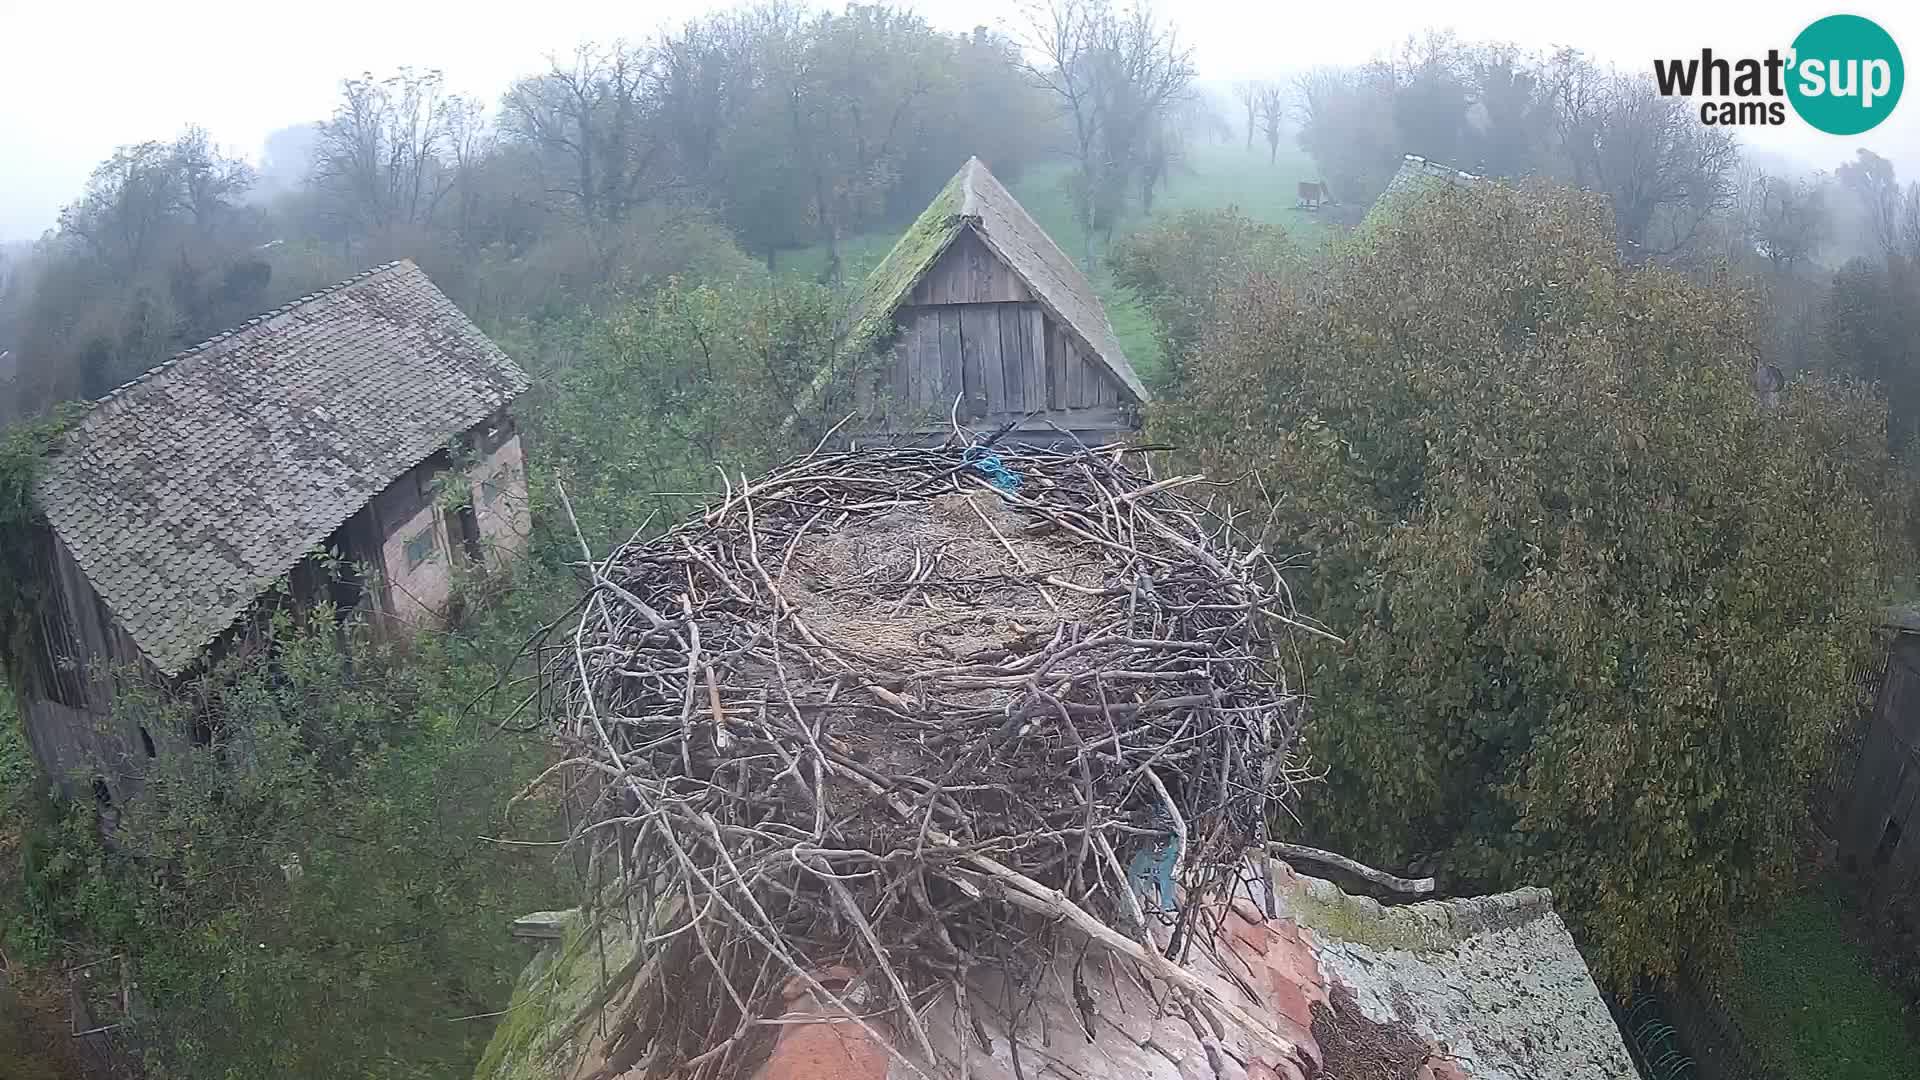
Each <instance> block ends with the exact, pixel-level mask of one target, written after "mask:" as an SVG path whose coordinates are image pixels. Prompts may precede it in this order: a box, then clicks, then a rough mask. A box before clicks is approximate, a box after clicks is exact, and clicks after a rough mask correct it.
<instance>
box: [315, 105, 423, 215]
mask: <svg viewBox="0 0 1920 1080" xmlns="http://www.w3.org/2000/svg"><path fill="white" fill-rule="evenodd" d="M450 104H451V101H450V99H449V98H448V97H447V96H446V94H445V93H444V90H443V86H442V79H441V75H440V73H439V72H438V71H425V72H418V71H414V70H413V69H411V68H401V69H400V70H399V71H398V72H397V73H396V74H394V75H392V76H390V77H388V78H385V79H379V80H376V79H375V78H374V77H373V76H372V75H371V74H363V75H361V76H360V77H358V78H354V79H347V80H345V81H343V82H342V83H341V84H340V103H339V104H338V106H336V107H335V109H334V114H333V117H332V118H331V119H329V120H326V121H323V122H322V123H321V124H320V128H319V135H320V137H319V145H318V146H317V147H316V148H315V151H314V161H313V182H314V186H315V187H316V188H318V189H319V190H320V191H321V192H322V193H323V194H324V195H326V196H327V198H328V200H329V201H330V203H331V204H332V206H333V209H334V212H335V213H336V214H338V215H339V216H340V217H342V218H344V219H345V220H346V221H347V222H348V223H349V224H350V225H351V226H353V227H354V228H356V229H358V230H359V231H360V232H361V233H363V234H366V235H385V234H390V233H391V232H392V231H393V230H394V229H397V228H400V227H402V226H413V225H425V224H427V223H428V221H429V220H430V219H431V218H432V216H433V212H434V209H435V208H436V207H437V206H438V205H439V203H440V200H441V198H442V197H443V196H445V195H446V193H447V190H448V189H449V187H451V185H452V180H453V178H452V170H451V169H449V168H447V167H446V163H445V162H444V161H443V160H442V156H443V154H444V152H445V150H446V140H447V122H448V109H449V107H450Z"/></svg>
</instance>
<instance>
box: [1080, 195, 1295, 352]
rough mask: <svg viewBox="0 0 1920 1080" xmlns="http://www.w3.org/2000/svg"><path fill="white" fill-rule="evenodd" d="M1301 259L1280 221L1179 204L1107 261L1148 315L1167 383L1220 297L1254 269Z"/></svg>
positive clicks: (1275, 269) (1263, 269)
mask: <svg viewBox="0 0 1920 1080" xmlns="http://www.w3.org/2000/svg"><path fill="white" fill-rule="evenodd" d="M1298 259H1299V253H1298V251H1297V250H1296V249H1295V248H1294V247H1293V244H1292V243H1291V242H1290V241H1289V240H1288V239H1287V234H1286V231H1285V230H1284V229H1282V228H1280V226H1278V225H1268V224H1264V223H1262V222H1258V221H1255V220H1253V219H1252V218H1250V217H1248V216H1246V215H1245V214H1243V213H1241V212H1240V211H1239V210H1238V209H1237V208H1235V207H1231V206H1229V207H1226V208H1224V209H1220V210H1187V211H1183V212H1181V213H1180V214H1179V215H1177V216H1176V217H1174V218H1172V219H1171V220H1168V221H1166V222H1163V223H1161V224H1158V225H1155V226H1154V227H1152V228H1150V229H1144V230H1142V231H1140V232H1137V233H1134V234H1133V235H1132V236H1129V237H1128V238H1127V239H1126V240H1124V241H1122V242H1121V243H1120V245H1119V246H1118V247H1116V248H1115V249H1114V251H1113V253H1112V254H1111V255H1110V256H1109V257H1108V259H1107V261H1108V263H1109V265H1111V267H1112V269H1113V278H1114V280H1115V281H1116V282H1118V283H1119V284H1120V285H1122V286H1123V287H1125V288H1126V289H1128V290H1129V291H1131V292H1132V293H1133V294H1134V295H1135V296H1137V297H1139V298H1140V300H1141V301H1142V302H1143V303H1145V304H1146V305H1147V310H1148V311H1149V312H1150V313H1151V314H1152V315H1153V319H1154V323H1155V327H1156V330H1157V332H1158V335H1159V337H1160V346H1161V352H1162V355H1164V356H1165V357H1166V364H1165V367H1164V369H1163V374H1162V376H1161V377H1162V380H1163V381H1164V382H1166V383H1167V384H1169V385H1172V384H1175V383H1178V382H1179V381H1180V377H1181V372H1182V370H1183V363H1184V361H1185V358H1186V356H1187V354H1188V353H1189V352H1190V351H1191V350H1192V349H1193V347H1194V345H1195V344H1196V343H1197V342H1198V341H1199V340H1200V337H1201V334H1202V332H1203V331H1205V329H1206V327H1207V324H1208V323H1210V322H1211V321H1212V320H1213V318H1214V316H1215V313H1216V312H1217V311H1218V309H1219V306H1220V302H1221V299H1222V297H1223V296H1224V295H1225V294H1227V293H1228V292H1230V291H1231V290H1233V289H1237V288H1239V287H1241V286H1242V285H1244V284H1245V283H1246V282H1247V280H1248V279H1249V278H1251V277H1253V276H1254V275H1255V274H1256V273H1263V272H1264V273H1268V274H1275V273H1279V272H1281V271H1282V270H1283V269H1285V268H1287V267H1289V266H1291V265H1293V264H1294V263H1296V262H1297V261H1298Z"/></svg>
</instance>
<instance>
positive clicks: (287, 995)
mask: <svg viewBox="0 0 1920 1080" xmlns="http://www.w3.org/2000/svg"><path fill="white" fill-rule="evenodd" d="M543 584H544V585H545V587H544V588H543V587H541V585H540V584H534V583H529V585H528V587H526V588H523V589H521V590H519V591H518V592H516V593H513V594H511V595H510V596H509V598H508V599H507V600H506V601H505V602H503V603H502V605H501V606H498V607H495V608H491V609H486V610H483V611H479V612H477V613H476V614H475V616H474V619H475V621H474V623H473V624H471V625H470V626H469V627H467V628H466V629H465V630H463V631H461V632H459V633H455V634H449V635H441V636H431V637H429V636H423V637H421V638H420V639H418V640H416V641H413V642H410V643H408V646H407V648H405V649H404V650H403V652H398V653H396V652H392V651H389V650H388V649H385V648H380V647H376V646H375V645H374V644H372V643H371V642H369V641H367V640H365V639H363V638H362V637H361V636H360V635H358V634H354V633H342V632H338V631H336V628H335V624H334V621H333V620H332V619H331V618H330V617H329V616H330V615H331V613H330V612H326V611H324V610H322V611H319V612H315V613H314V614H313V617H312V618H311V619H310V620H308V621H307V623H306V625H305V627H304V628H303V627H301V626H298V625H296V624H295V623H294V621H293V620H291V619H289V618H288V617H286V616H284V615H282V616H277V617H276V618H275V620H274V625H273V628H272V632H271V639H270V640H271V647H270V648H269V649H267V650H266V651H264V652H261V653H257V654H253V655H249V656H245V657H236V658H233V659H230V660H228V661H226V662H224V663H222V664H220V665H218V666H217V667H216V668H215V669H214V670H213V671H211V672H209V673H208V674H207V676H206V677H205V678H203V679H201V680H199V681H196V682H193V683H190V684H188V685H187V686H185V687H182V688H180V689H179V690H177V691H168V692H152V691H150V692H145V693H136V692H132V691H131V688H130V687H129V688H128V690H129V692H127V693H125V694H123V695H121V696H120V697H119V698H117V699H116V702H115V708H116V710H119V711H121V712H123V713H124V714H126V718H127V719H130V720H132V721H134V722H137V723H140V724H141V725H142V726H143V727H145V728H146V729H147V730H149V731H151V732H154V733H156V737H155V742H156V744H157V746H156V749H157V751H158V756H157V757H154V758H152V759H150V760H148V761H146V762H145V772H144V775H143V778H142V790H141V792H140V795H139V797H137V798H134V799H131V800H129V801H127V802H126V803H125V804H124V805H121V806H117V807H114V808H112V809H111V811H110V814H111V815H112V816H113V817H114V818H116V819H117V825H118V827H117V829H116V830H115V832H114V840H113V844H112V846H110V847H109V846H107V845H106V844H104V843H102V841H101V839H100V836H101V831H100V828H99V826H98V824H97V823H96V810H97V808H96V807H94V806H93V805H92V804H91V803H90V802H89V803H86V804H84V805H76V806H72V807H66V808H64V811H65V813H64V816H55V817H52V818H51V821H50V824H47V825H42V826H40V827H39V828H37V829H36V830H35V831H34V832H33V833H32V834H31V835H30V836H29V837H28V838H27V840H26V841H25V844H24V847H25V850H24V852H23V856H22V860H21V862H22V865H23V866H24V867H25V868H26V874H25V877H26V880H25V881H24V882H23V883H22V885H23V891H24V894H25V895H24V896H23V897H20V898H12V899H15V900H16V905H14V906H16V910H19V911H23V912H24V913H25V914H26V916H27V918H26V920H25V921H24V922H16V923H15V924H13V925H9V926H6V931H7V938H8V940H7V946H8V948H9V951H10V953H11V955H13V956H14V957H15V958H16V960H18V959H22V958H24V959H26V960H28V961H29V962H32V961H34V960H35V959H36V958H35V957H34V956H33V953H34V951H35V950H45V949H48V948H51V947H54V943H56V942H59V941H80V942H85V943H87V944H88V945H91V946H93V947H95V948H97V949H100V950H111V951H116V952H121V953H123V954H125V955H126V956H127V957H128V959H129V962H130V964H131V965H132V969H133V975H134V978H135V980H136V982H137V985H138V987H139V992H140V1008H139V1009H138V1011H136V1013H135V1014H134V1015H133V1016H132V1017H131V1018H130V1019H131V1020H132V1021H133V1022H134V1028H133V1030H132V1032H131V1042H132V1044H133V1045H136V1046H138V1047H140V1048H141V1049H142V1051H143V1052H144V1056H145V1057H146V1059H147V1061H146V1064H147V1066H148V1071H149V1074H150V1075H153V1076H155V1077H157V1078H160V1080H164V1078H168V1077H194V1078H208V1080H241V1078H252V1077H261V1076H288V1077H312V1078H323V1077H324V1078H334V1077H338V1078H342V1080H344V1078H348V1077H352V1078H355V1080H359V1078H363V1077H381V1078H394V1080H401V1078H407V1080H411V1078H415V1077H426V1076H450V1075H460V1074H463V1073H464V1072H465V1071H466V1070H468V1069H470V1068H471V1067H472V1062H473V1061H474V1060H475V1059H476V1058H477V1057H478V1055H479V1052H480V1049H481V1047H482V1046H484V1044H485V1042H486V1040H487V1038H488V1036H489V1034H490V1032H491V1030H492V1022H491V1020H490V1019H489V1018H487V1014H491V1013H493V1012H494V1011H496V1010H498V1009H499V1008H501V1007H502V1006H503V1005H504V1004H505V1002H506V1000H507V998H508V996H509V993H510V988H511V985H512V981H513V979H514V977H515V975H516V974H517V972H518V970H519V969H520V967H521V966H522V965H523V964H524V963H525V959H526V956H525V953H524V951H523V950H522V949H520V948H518V947H517V946H516V945H515V944H514V943H513V942H512V941H511V939H509V938H508V937H507V935H506V934H505V932H504V927H505V925H506V923H507V922H508V921H509V920H510V919H512V918H514V917H516V916H518V915H521V914H524V913H526V912H527V911H530V910H539V909H542V908H550V907H555V906H565V904H566V903H567V902H568V901H569V899H570V898H571V897H572V896H573V895H575V892H574V889H573V887H572V886H571V884H570V883H569V882H567V881H565V880H564V879H563V877H562V876H561V875H560V874H559V873H557V869H558V868H557V867H556V866H555V864H554V862H553V849H551V848H544V847H539V846H532V847H515V846H502V845H498V844H494V843H489V842H487V841H486V840H484V839H482V838H483V837H487V836H500V835H501V834H502V832H503V830H504V828H505V825H504V823H503V822H502V820H501V814H502V810H503V808H504V807H505V806H506V805H507V803H508V801H509V800H510V799H511V798H512V797H513V795H514V794H515V793H517V792H518V791H519V790H520V789H521V788H522V786H523V785H525V784H526V783H527V782H528V781H529V780H530V779H531V778H532V777H533V775H534V774H535V773H537V772H538V771H539V770H540V769H541V768H542V767H543V766H544V765H545V764H546V763H547V761H548V760H549V758H548V753H549V751H548V749H547V748H546V747H545V746H544V745H542V744H540V743H538V742H531V741H524V739H523V738H515V737H513V736H512V734H511V733H503V732H502V731H501V730H500V728H501V726H502V721H509V720H511V719H512V717H511V713H512V707H513V702H512V701H510V700H507V699H508V698H509V697H511V695H501V696H500V697H499V698H494V697H492V696H491V695H489V693H488V691H489V688H491V687H493V686H494V685H495V684H496V680H497V679H498V678H499V676H500V673H501V671H502V670H503V669H502V665H503V664H505V663H507V662H508V661H509V660H511V659H512V658H513V656H514V654H515V653H516V651H517V650H518V649H519V647H520V644H521V643H522V642H523V641H524V640H525V636H526V627H527V626H528V625H529V624H537V623H538V622H539V621H541V619H542V617H544V616H546V615H549V614H550V613H549V612H546V611H544V610H542V609H541V608H540V607H538V605H539V604H542V603H546V602H547V601H546V600H545V599H544V598H545V597H547V596H556V595H559V583H558V582H557V581H550V582H545V583H543ZM489 705H492V706H494V707H492V708H490V707H489ZM470 706H472V707H473V709H470V708H469V707H470ZM474 709H477V711H474ZM525 723H526V721H525V720H524V719H521V720H519V721H518V725H517V726H524V725H525ZM508 726H516V725H514V724H509V725H508ZM58 812H59V810H58V809H56V808H49V809H48V813H49V814H50V815H53V814H57V813H58ZM556 816H557V815H555V814H553V813H552V804H551V803H550V802H544V801H535V802H534V803H532V804H530V805H526V806H523V807H522V810H521V813H520V815H519V817H518V819H517V821H516V822H515V825H516V826H517V828H518V829H520V830H524V831H522V832H520V833H519V834H518V835H520V836H523V837H525V836H529V834H530V835H531V838H533V839H549V838H552V837H554V836H555V835H556V834H557V833H558V832H559V830H560V826H559V823H558V822H557V821H556V820H553V819H554V818H555V817H556ZM38 959H40V960H45V959H47V958H46V957H44V956H43V957H39V958H38ZM475 1017H478V1019H472V1018H475Z"/></svg>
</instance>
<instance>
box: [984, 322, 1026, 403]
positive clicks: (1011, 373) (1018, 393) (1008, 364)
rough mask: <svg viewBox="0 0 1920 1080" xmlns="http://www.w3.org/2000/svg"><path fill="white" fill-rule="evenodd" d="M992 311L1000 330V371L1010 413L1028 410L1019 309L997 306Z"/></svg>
mask: <svg viewBox="0 0 1920 1080" xmlns="http://www.w3.org/2000/svg"><path fill="white" fill-rule="evenodd" d="M990 310H992V312H993V321H994V323H995V324H996V325H997V326H999V328H1000V371H1001V376H1002V377H1003V378H1004V379H1005V380H1006V398H1007V411H1008V412H1024V411H1026V409H1027V375H1026V356H1025V354H1024V351H1023V350H1022V348H1021V344H1022V341H1021V334H1020V320H1019V318H1018V315H1019V311H1020V309H1019V308H1016V307H1012V306H1009V305H1004V304H996V305H994V306H993V307H992V308H991V309H990Z"/></svg>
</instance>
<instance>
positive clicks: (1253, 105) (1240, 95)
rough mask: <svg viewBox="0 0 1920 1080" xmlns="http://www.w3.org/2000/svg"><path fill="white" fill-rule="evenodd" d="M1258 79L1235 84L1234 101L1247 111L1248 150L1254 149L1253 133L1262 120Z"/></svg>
mask: <svg viewBox="0 0 1920 1080" xmlns="http://www.w3.org/2000/svg"><path fill="white" fill-rule="evenodd" d="M1263 85H1265V84H1263V83H1261V82H1260V81H1259V80H1257V79H1242V80H1240V81H1239V82H1236V83H1234V84H1233V100H1235V101H1237V102H1239V103H1240V107H1241V108H1243V109H1245V110H1246V111H1247V149H1249V150H1251V149H1253V132H1254V128H1255V127H1256V126H1257V125H1258V124H1259V120H1260V105H1259V101H1260V88H1261V86H1263Z"/></svg>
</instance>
